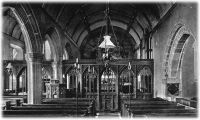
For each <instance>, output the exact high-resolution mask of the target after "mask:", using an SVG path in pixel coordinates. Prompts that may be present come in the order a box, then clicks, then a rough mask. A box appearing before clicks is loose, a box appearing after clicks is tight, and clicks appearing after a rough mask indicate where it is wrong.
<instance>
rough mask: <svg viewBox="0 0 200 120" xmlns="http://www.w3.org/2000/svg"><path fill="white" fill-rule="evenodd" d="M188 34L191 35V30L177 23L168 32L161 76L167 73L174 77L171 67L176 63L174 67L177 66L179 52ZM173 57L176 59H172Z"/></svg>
mask: <svg viewBox="0 0 200 120" xmlns="http://www.w3.org/2000/svg"><path fill="white" fill-rule="evenodd" d="M190 35H192V36H193V34H192V33H191V31H190V30H189V29H188V28H186V26H185V25H184V24H177V25H176V26H175V28H174V29H173V31H172V32H171V33H170V37H169V40H168V43H167V47H166V48H165V57H164V61H163V71H162V74H163V76H164V75H165V74H167V75H168V76H169V77H173V78H175V77H176V74H174V75H173V74H172V72H173V71H174V70H172V69H171V67H172V66H173V65H175V64H176V68H178V66H179V64H180V60H181V56H182V55H181V54H182V53H183V48H184V46H185V44H186V43H187V38H188V37H189V36H190ZM179 48H180V49H179ZM176 52H179V54H175V53H176ZM175 59H177V60H176V61H173V60H175ZM175 62H177V63H175ZM174 69H175V67H174Z"/></svg>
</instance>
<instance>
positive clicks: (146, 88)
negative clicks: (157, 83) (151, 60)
mask: <svg viewBox="0 0 200 120" xmlns="http://www.w3.org/2000/svg"><path fill="white" fill-rule="evenodd" d="M137 77H138V79H137V93H146V94H149V95H150V94H151V95H152V91H153V81H152V72H151V70H150V69H149V68H148V67H144V68H143V69H142V70H140V72H139V74H138V76H137ZM143 95H144V94H143Z"/></svg>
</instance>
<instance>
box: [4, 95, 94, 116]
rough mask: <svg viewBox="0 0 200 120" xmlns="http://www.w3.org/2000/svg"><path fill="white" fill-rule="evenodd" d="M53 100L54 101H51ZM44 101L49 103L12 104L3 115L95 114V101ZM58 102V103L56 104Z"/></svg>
mask: <svg viewBox="0 0 200 120" xmlns="http://www.w3.org/2000/svg"><path fill="white" fill-rule="evenodd" d="M51 101H53V102H51ZM43 103H48V104H35V105H33V104H22V105H21V106H12V107H11V108H10V109H9V110H4V111H3V115H4V116H6V117H12V116H14V117H15V116H20V117H23V116H31V115H33V116H47V117H48V116H54V115H55V116H70V117H75V116H94V115H95V114H96V112H95V111H94V109H95V106H94V104H93V103H94V101H93V100H91V99H90V100H88V99H87V100H86V99H83V100H80V101H74V99H56V100H55V99H51V100H50V99H48V100H45V101H44V102H43ZM55 103H56V104H55Z"/></svg>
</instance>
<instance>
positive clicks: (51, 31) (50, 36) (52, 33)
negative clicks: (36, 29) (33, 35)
mask: <svg viewBox="0 0 200 120" xmlns="http://www.w3.org/2000/svg"><path fill="white" fill-rule="evenodd" d="M45 39H47V40H48V41H49V43H50V46H51V49H52V52H53V58H54V61H59V60H62V59H61V58H62V53H63V52H62V47H61V46H62V45H61V39H60V35H59V32H58V31H57V29H56V28H54V27H49V28H48V29H47V32H46V35H45Z"/></svg>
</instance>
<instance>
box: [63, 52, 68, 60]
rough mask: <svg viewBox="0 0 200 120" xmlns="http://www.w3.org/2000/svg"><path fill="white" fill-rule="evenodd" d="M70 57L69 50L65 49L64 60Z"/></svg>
mask: <svg viewBox="0 0 200 120" xmlns="http://www.w3.org/2000/svg"><path fill="white" fill-rule="evenodd" d="M68 59H69V55H68V53H67V51H66V50H65V49H64V53H63V60H68Z"/></svg>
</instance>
